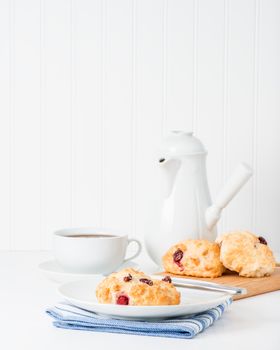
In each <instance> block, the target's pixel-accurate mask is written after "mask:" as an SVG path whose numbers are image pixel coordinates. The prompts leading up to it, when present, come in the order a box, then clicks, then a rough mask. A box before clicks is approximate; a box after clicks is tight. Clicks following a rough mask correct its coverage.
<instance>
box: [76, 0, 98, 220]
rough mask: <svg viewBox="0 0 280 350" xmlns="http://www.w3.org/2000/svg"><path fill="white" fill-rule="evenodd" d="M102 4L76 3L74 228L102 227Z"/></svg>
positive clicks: (90, 2) (90, 0) (86, 0)
mask: <svg viewBox="0 0 280 350" xmlns="http://www.w3.org/2000/svg"><path fill="white" fill-rule="evenodd" d="M102 2H103V1H101V0H94V1H92V0H82V1H80V0H79V1H75V2H74V3H73V5H74V7H73V23H72V25H73V67H72V68H73V89H74V90H73V96H72V99H73V101H72V102H73V106H74V108H73V138H72V151H73V168H72V169H73V188H72V190H73V225H74V226H83V225H86V226H100V225H101V205H100V203H101V183H102V181H101V167H100V165H101V132H100V130H101V124H102V122H101V117H102V115H101V94H102V91H101V88H102V81H101V78H102V73H101V67H102V63H101V59H102V52H101V51H102V35H103V33H102ZM75 84H76V85H75Z"/></svg>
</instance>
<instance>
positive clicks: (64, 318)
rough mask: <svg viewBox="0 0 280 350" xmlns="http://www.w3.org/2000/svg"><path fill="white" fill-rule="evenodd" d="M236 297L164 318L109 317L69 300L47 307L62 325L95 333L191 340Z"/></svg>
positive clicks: (49, 312) (56, 324) (55, 321)
mask: <svg viewBox="0 0 280 350" xmlns="http://www.w3.org/2000/svg"><path fill="white" fill-rule="evenodd" d="M231 302H232V300H231V299H228V301H227V302H225V303H223V304H221V305H219V306H217V307H215V308H213V309H210V310H207V311H205V312H202V313H200V314H197V315H192V316H191V317H190V316H186V317H180V318H174V319H168V320H160V321H156V322H155V321H153V322H147V321H131V320H129V321H128V320H117V319H111V318H105V317H104V316H100V315H97V314H95V313H93V312H89V311H86V310H83V309H80V308H78V307H75V306H73V305H70V304H67V303H64V302H63V303H59V304H57V305H56V306H54V307H53V308H50V309H48V310H46V312H47V314H48V315H50V316H51V317H52V318H53V319H54V322H53V325H54V326H55V327H58V328H66V329H78V330H84V331H93V332H109V333H121V334H136V335H146V336H153V337H167V338H181V339H191V338H193V337H195V336H196V335H197V334H198V333H200V332H203V331H204V330H205V329H207V328H208V327H210V326H211V325H212V324H213V323H214V322H215V321H216V320H218V319H219V318H220V317H221V316H222V314H223V312H224V311H225V310H226V309H227V307H228V306H229V305H230V304H231Z"/></svg>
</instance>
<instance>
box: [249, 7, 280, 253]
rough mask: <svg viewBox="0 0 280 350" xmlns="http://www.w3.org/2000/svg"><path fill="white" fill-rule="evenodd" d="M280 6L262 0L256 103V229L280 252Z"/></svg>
mask: <svg viewBox="0 0 280 350" xmlns="http://www.w3.org/2000/svg"><path fill="white" fill-rule="evenodd" d="M279 15H280V3H279V1H273V0H269V1H259V36H260V37H259V53H258V54H259V59H258V62H259V75H258V76H257V87H258V91H257V100H256V108H257V110H256V122H257V133H256V135H257V143H256V164H255V165H256V171H257V174H256V175H257V181H256V198H255V200H256V203H255V205H256V230H257V232H259V233H260V234H262V235H263V236H265V237H267V239H268V241H269V242H270V243H271V244H272V246H273V247H274V249H275V250H277V251H278V252H280V236H279V198H280V186H279V178H280V158H279V112H280V96H279V95H280V93H279V92H280V67H279V57H280V41H279V33H280V22H279Z"/></svg>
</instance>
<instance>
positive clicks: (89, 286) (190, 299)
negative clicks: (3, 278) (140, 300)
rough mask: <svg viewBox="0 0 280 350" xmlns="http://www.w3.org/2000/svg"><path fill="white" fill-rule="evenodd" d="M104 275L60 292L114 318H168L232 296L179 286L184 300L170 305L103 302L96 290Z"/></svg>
mask: <svg viewBox="0 0 280 350" xmlns="http://www.w3.org/2000/svg"><path fill="white" fill-rule="evenodd" d="M102 278H103V277H102V276H98V277H97V276H96V277H93V278H92V279H91V280H82V281H75V282H70V283H66V284H63V285H61V286H60V287H59V288H58V291H59V293H60V295H61V296H62V297H63V298H64V299H66V301H68V302H70V303H71V304H72V305H74V306H78V307H80V308H82V309H85V310H88V311H93V312H95V313H97V314H102V315H105V316H108V317H112V318H121V319H131V320H144V319H146V320H149V319H150V320H151V319H164V318H170V317H178V316H186V315H191V314H194V313H198V312H202V311H205V310H208V309H211V308H213V307H216V306H218V305H220V304H221V303H223V302H224V301H226V300H227V299H229V298H230V297H231V296H230V295H229V294H227V293H223V292H213V291H204V290H195V289H186V288H178V290H179V291H180V292H181V303H180V304H179V305H168V306H124V305H113V304H99V303H98V302H97V299H96V297H95V289H96V286H97V284H98V283H99V282H100V281H101V279H102Z"/></svg>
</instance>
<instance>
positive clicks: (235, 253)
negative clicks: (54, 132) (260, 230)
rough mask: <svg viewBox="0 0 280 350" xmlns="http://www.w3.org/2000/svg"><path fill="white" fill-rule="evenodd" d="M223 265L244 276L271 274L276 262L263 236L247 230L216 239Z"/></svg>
mask: <svg viewBox="0 0 280 350" xmlns="http://www.w3.org/2000/svg"><path fill="white" fill-rule="evenodd" d="M216 242H217V243H219V245H220V250H221V253H220V259H221V262H222V263H223V265H224V266H225V267H226V268H227V269H229V270H231V271H236V272H238V273H239V275H240V276H244V277H263V276H270V275H271V274H272V273H273V271H274V268H275V265H276V262H275V258H274V256H273V253H272V251H271V249H270V248H269V247H268V245H267V242H266V240H265V239H264V238H263V237H257V236H255V235H254V234H253V233H250V232H247V231H236V232H231V233H226V234H224V235H222V236H221V237H218V238H217V240H216Z"/></svg>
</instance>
